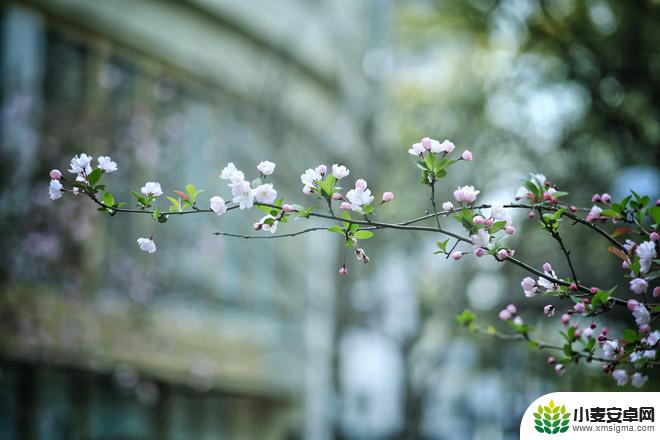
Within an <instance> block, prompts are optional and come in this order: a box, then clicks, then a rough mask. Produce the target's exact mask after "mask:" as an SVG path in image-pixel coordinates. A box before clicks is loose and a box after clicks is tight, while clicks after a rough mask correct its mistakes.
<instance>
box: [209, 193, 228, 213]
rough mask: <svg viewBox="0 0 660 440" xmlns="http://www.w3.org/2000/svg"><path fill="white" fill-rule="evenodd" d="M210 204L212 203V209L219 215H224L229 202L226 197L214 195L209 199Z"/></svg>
mask: <svg viewBox="0 0 660 440" xmlns="http://www.w3.org/2000/svg"><path fill="white" fill-rule="evenodd" d="M209 205H211V211H213V212H215V213H216V214H217V215H222V214H224V213H225V212H227V204H226V203H225V199H223V198H222V197H220V196H213V197H211V198H210V199H209Z"/></svg>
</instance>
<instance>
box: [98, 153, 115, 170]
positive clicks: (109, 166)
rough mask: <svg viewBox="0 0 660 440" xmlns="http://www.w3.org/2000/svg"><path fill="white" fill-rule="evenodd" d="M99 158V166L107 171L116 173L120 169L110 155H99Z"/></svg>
mask: <svg viewBox="0 0 660 440" xmlns="http://www.w3.org/2000/svg"><path fill="white" fill-rule="evenodd" d="M97 160H98V162H99V168H101V169H102V170H103V171H104V172H106V173H114V172H115V171H117V170H118V168H117V162H113V161H112V159H110V156H99V157H98V159H97Z"/></svg>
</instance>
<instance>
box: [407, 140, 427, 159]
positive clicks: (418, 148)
mask: <svg viewBox="0 0 660 440" xmlns="http://www.w3.org/2000/svg"><path fill="white" fill-rule="evenodd" d="M425 152H426V149H425V148H424V146H423V145H422V144H421V143H419V142H418V143H416V144H412V147H410V149H409V150H408V153H410V154H412V155H413V156H421V155H423V154H424V153H425Z"/></svg>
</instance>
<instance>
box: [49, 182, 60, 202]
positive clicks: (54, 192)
mask: <svg viewBox="0 0 660 440" xmlns="http://www.w3.org/2000/svg"><path fill="white" fill-rule="evenodd" d="M62 188H63V186H62V184H61V183H60V181H59V180H56V179H52V180H51V181H50V186H49V187H48V196H49V197H50V199H51V200H57V199H59V198H60V197H62Z"/></svg>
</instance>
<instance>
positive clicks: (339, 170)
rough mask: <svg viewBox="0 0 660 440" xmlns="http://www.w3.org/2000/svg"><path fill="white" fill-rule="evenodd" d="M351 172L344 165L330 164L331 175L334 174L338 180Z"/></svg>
mask: <svg viewBox="0 0 660 440" xmlns="http://www.w3.org/2000/svg"><path fill="white" fill-rule="evenodd" d="M350 173H351V172H350V171H349V169H348V168H346V167H345V166H344V165H339V164H336V163H335V164H333V165H332V175H333V176H335V179H337V180H340V179H343V178H344V177H347V176H348V175H349V174H350Z"/></svg>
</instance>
